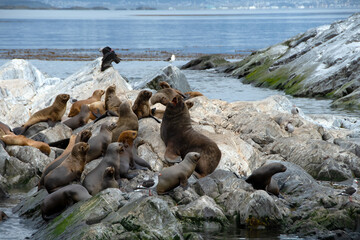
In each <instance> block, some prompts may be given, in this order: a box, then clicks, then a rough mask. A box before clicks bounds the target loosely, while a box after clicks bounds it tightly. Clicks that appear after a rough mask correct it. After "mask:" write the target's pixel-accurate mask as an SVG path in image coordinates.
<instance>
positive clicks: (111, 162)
mask: <svg viewBox="0 0 360 240" xmlns="http://www.w3.org/2000/svg"><path fill="white" fill-rule="evenodd" d="M124 150H125V148H124V144H122V143H119V142H115V143H110V144H109V146H108V148H107V150H106V153H105V156H104V158H103V159H102V160H101V162H100V163H99V165H97V167H96V168H94V169H93V170H92V171H91V172H89V173H88V174H87V175H86V176H85V178H84V181H83V182H82V185H83V186H84V187H85V188H86V189H87V190H88V191H89V193H90V194H91V195H94V192H96V191H97V190H98V189H100V188H101V186H102V181H103V179H104V173H105V170H106V169H107V168H108V167H113V168H114V169H115V180H116V181H117V183H118V185H119V186H120V185H121V180H120V154H121V153H123V152H124Z"/></svg>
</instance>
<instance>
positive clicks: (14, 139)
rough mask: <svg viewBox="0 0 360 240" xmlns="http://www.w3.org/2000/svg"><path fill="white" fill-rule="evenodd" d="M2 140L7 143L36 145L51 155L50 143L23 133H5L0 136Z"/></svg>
mask: <svg viewBox="0 0 360 240" xmlns="http://www.w3.org/2000/svg"><path fill="white" fill-rule="evenodd" d="M0 140H1V141H3V142H4V143H5V144H6V145H18V146H30V147H35V148H37V149H39V150H40V151H41V152H42V153H44V154H46V155H47V156H49V154H50V152H51V149H50V146H49V144H47V143H44V142H39V141H35V140H32V139H30V138H27V137H25V136H23V135H3V136H1V137H0Z"/></svg>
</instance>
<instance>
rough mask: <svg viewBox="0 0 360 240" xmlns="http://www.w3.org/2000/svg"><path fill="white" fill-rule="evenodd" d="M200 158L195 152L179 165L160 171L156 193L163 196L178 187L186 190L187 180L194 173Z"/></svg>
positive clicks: (188, 154)
mask: <svg viewBox="0 0 360 240" xmlns="http://www.w3.org/2000/svg"><path fill="white" fill-rule="evenodd" d="M200 157H201V156H200V154H199V153H197V152H189V153H187V154H186V156H185V158H184V160H183V161H182V162H181V163H179V164H177V165H173V166H171V167H167V168H164V169H163V170H161V172H160V174H159V183H158V185H157V186H156V191H157V193H158V194H164V193H165V192H168V191H170V190H172V189H174V188H176V187H177V186H179V185H180V186H181V187H183V188H184V189H186V188H187V187H188V178H189V177H190V176H191V174H193V173H194V170H195V168H196V165H197V163H198V161H199V160H200Z"/></svg>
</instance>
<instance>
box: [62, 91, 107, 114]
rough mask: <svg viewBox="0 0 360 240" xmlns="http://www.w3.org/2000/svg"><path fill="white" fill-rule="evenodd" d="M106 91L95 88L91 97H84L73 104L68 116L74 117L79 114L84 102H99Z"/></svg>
mask: <svg viewBox="0 0 360 240" xmlns="http://www.w3.org/2000/svg"><path fill="white" fill-rule="evenodd" d="M104 93H105V91H104V90H101V89H98V90H95V91H94V92H93V94H92V96H91V97H89V98H88V99H84V100H79V101H76V102H74V103H73V105H71V108H70V112H69V114H68V117H74V116H76V115H77V114H79V112H80V109H81V106H82V105H84V104H91V103H93V102H97V101H100V100H101V97H102V95H104Z"/></svg>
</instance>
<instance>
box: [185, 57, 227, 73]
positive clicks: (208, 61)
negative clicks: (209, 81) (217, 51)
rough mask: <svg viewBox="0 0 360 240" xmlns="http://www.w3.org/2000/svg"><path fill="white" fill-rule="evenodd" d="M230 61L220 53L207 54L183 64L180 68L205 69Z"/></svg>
mask: <svg viewBox="0 0 360 240" xmlns="http://www.w3.org/2000/svg"><path fill="white" fill-rule="evenodd" d="M228 63H229V62H228V61H226V60H225V59H224V58H223V57H221V56H219V55H206V56H202V57H199V58H197V59H194V60H191V61H190V62H188V63H186V64H185V65H183V66H182V67H181V68H180V69H181V70H183V69H189V70H205V69H210V68H216V67H221V66H223V65H225V64H228Z"/></svg>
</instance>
